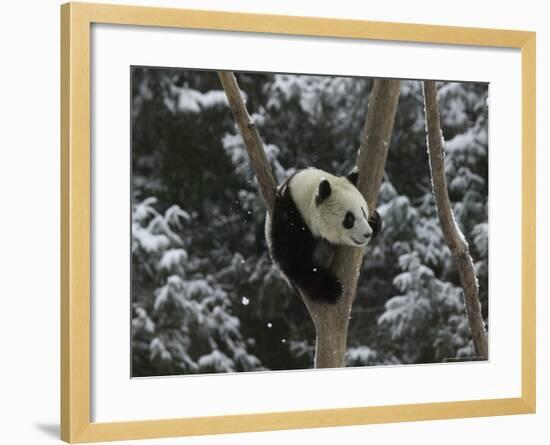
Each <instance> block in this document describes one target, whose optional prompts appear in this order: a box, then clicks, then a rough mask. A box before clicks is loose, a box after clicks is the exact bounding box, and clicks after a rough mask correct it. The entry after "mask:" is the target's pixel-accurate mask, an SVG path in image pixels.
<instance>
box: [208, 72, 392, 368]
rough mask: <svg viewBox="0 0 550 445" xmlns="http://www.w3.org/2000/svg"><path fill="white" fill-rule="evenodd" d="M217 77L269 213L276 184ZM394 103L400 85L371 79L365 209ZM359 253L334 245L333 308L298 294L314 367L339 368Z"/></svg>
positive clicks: (232, 87) (243, 115)
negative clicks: (337, 286) (309, 328)
mask: <svg viewBox="0 0 550 445" xmlns="http://www.w3.org/2000/svg"><path fill="white" fill-rule="evenodd" d="M218 75H219V77H220V79H221V81H222V85H223V88H224V90H225V92H226V95H227V98H228V101H229V105H230V108H231V111H232V112H233V116H234V117H235V120H236V122H237V125H238V127H239V130H240V132H241V135H242V136H243V140H244V143H245V146H246V150H247V152H248V155H249V157H250V161H251V164H252V168H253V169H254V171H255V173H256V176H257V178H258V183H259V185H260V192H261V194H262V196H263V198H264V200H265V202H266V204H267V207H268V210H269V211H270V212H271V211H272V209H273V203H274V200H275V192H276V182H275V179H274V177H273V173H272V171H271V168H270V166H269V162H268V160H267V157H266V156H265V150H264V148H263V143H262V141H261V139H260V136H259V135H258V132H257V131H256V129H255V127H254V124H253V123H252V121H251V119H250V115H249V114H248V112H247V110H246V107H245V104H244V101H243V98H242V96H241V94H240V90H239V87H238V85H237V82H236V79H235V76H234V75H233V73H231V72H219V73H218ZM398 100H399V81H397V80H382V79H378V80H375V81H374V86H373V90H372V92H371V95H370V98H369V110H368V117H367V120H366V122H365V127H364V130H363V138H362V143H361V146H360V149H359V156H358V161H357V167H358V170H359V184H358V187H359V190H360V191H361V192H362V193H363V195H365V196H366V199H367V203H368V205H369V209H370V210H372V209H374V208H375V207H376V202H377V198H378V191H379V189H380V184H381V182H382V178H383V174H384V166H385V164H386V157H387V154H388V147H389V142H390V138H391V132H392V129H393V122H394V119H395V112H396V109H397V102H398ZM363 255H364V252H363V251H362V250H361V249H357V248H351V247H339V248H338V249H337V250H336V254H335V260H334V264H333V270H334V272H335V273H336V275H337V276H338V277H339V278H340V280H341V281H342V283H343V285H344V296H343V297H342V298H341V300H340V301H339V302H338V304H335V305H327V304H323V303H316V302H314V301H311V300H310V299H309V298H307V297H305V296H304V295H303V294H302V295H301V296H302V300H303V301H304V304H305V305H306V307H307V309H308V311H309V314H310V316H311V318H312V320H313V323H314V325H315V331H316V334H317V343H316V348H315V367H317V368H335V367H342V366H344V359H345V352H346V342H347V331H348V325H349V314H350V312H351V306H352V303H353V300H354V298H355V291H356V288H357V279H358V277H359V271H360V268H361V262H362V260H363Z"/></svg>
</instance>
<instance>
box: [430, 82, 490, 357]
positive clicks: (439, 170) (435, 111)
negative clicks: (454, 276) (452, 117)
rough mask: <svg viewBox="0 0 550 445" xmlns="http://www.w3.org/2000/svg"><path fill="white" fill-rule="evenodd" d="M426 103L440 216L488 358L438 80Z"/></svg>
mask: <svg viewBox="0 0 550 445" xmlns="http://www.w3.org/2000/svg"><path fill="white" fill-rule="evenodd" d="M424 103H425V107H426V132H427V135H428V153H429V157H430V169H431V174H432V185H433V190H434V194H435V201H436V204H437V214H438V217H439V222H440V224H441V230H442V232H443V237H444V238H445V242H446V243H447V245H448V246H449V248H450V250H451V253H452V254H453V256H454V258H455V261H456V263H457V267H458V272H459V275H460V282H461V283H462V288H463V289H464V301H465V303H466V313H467V314H468V322H469V325H470V333H471V335H472V339H473V342H474V348H475V351H476V355H477V356H478V357H480V358H483V359H486V358H487V356H488V346H487V336H486V335H485V324H484V322H483V317H482V315H481V305H480V303H479V288H478V283H477V278H476V273H475V270H474V264H473V262H472V257H471V256H470V252H469V248H468V243H467V242H466V240H465V239H464V235H463V234H462V232H461V231H460V229H459V227H458V225H457V224H456V221H455V219H454V215H453V209H452V207H451V201H450V200H449V194H448V192H447V180H446V178H445V163H444V158H443V141H442V139H443V137H442V133H441V126H440V119H439V103H438V98H437V87H436V83H435V81H431V80H430V81H424Z"/></svg>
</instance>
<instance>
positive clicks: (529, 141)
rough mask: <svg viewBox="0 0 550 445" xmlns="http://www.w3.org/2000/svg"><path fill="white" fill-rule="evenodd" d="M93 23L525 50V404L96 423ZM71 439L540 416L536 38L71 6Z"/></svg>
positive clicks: (65, 426)
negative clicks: (93, 406) (92, 255)
mask: <svg viewBox="0 0 550 445" xmlns="http://www.w3.org/2000/svg"><path fill="white" fill-rule="evenodd" d="M92 23H105V24H125V25H141V26H156V27H175V28H192V29H207V30H223V31H239V32H255V33H279V34H296V35H304V36H324V37H341V38H353V39H375V40H386V41H403V42H421V43H438V44H450V45H478V46H484V47H504V48H516V49H519V50H521V64H522V111H521V114H522V123H521V125H522V155H521V156H522V191H521V196H522V225H521V227H522V228H521V233H522V260H521V261H522V296H521V298H522V302H521V305H522V314H521V317H522V328H521V329H522V338H521V348H522V349H521V351H522V352H521V354H522V355H521V356H522V363H521V382H522V383H521V397H517V398H503V399H492V400H471V401H459V402H441V403H425V404H408V405H393V406H368V407H360V408H356V407H354V408H344V409H342V408H340V409H329V410H327V409H323V410H310V411H295V412H282V413H281V412H278V413H260V414H249V415H227V416H215V417H195V418H181V419H167V420H145V421H131V422H116V423H94V422H91V416H90V415H91V408H90V403H91V386H90V383H91V359H90V356H91V354H90V349H91V334H90V332H91V321H90V320H91V318H90V317H91V313H90V312H91V311H90V298H91V297H90V286H91V273H90V270H91V260H90V252H91V246H90V234H91V218H90V216H91V210H90V209H91V184H90V179H91V175H90V166H91V164H90V137H91V124H90V105H91V90H90V72H91V71H90V70H91V51H90V47H91V41H90V31H91V24H92ZM61 56H62V57H61V87H62V88H61V113H62V116H61V222H62V236H61V289H62V291H61V391H62V394H61V437H62V439H63V440H65V441H67V442H71V443H74V442H93V441H108V440H124V439H142V438H157V437H159V438H160V437H173V436H187V435H203V434H220V433H237V432H247V431H269V430H282V429H293V428H314V427H329V426H343V425H360V424H374V423H384V422H403V421H417V420H429V419H450V418H459V417H477V416H495V415H509V414H521V413H534V412H535V400H536V396H535V393H536V391H535V388H536V384H535V373H536V366H535V365H536V359H535V331H536V327H535V321H536V319H535V183H536V179H535V121H536V119H535V111H536V110H535V33H533V32H524V31H507V30H497V29H474V28H460V27H447V26H432V25H416V24H402V23H382V22H369V21H360V20H339V19H338V20H337V19H326V18H306V17H290V16H273V15H259V14H241V13H229V12H209V11H198V10H180V9H168V8H150V7H133V6H113V5H106V4H87V3H67V4H64V5H62V7H61Z"/></svg>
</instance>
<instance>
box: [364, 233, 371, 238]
mask: <svg viewBox="0 0 550 445" xmlns="http://www.w3.org/2000/svg"><path fill="white" fill-rule="evenodd" d="M363 236H364V237H365V238H370V237H371V236H372V232H368V233H365V234H364V235H363Z"/></svg>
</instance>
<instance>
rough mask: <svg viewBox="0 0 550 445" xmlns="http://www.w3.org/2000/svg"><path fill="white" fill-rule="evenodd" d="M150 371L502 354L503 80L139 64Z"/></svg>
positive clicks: (135, 267) (141, 231)
mask: <svg viewBox="0 0 550 445" xmlns="http://www.w3.org/2000/svg"><path fill="white" fill-rule="evenodd" d="M130 76H131V82H130V83H131V103H130V107H131V123H130V124H131V168H132V175H131V186H132V195H131V200H132V206H131V208H132V214H131V236H132V243H131V289H132V291H131V339H132V341H131V360H132V367H131V368H132V377H149V376H167V375H189V374H216V373H233V372H251V371H253V372H258V371H265V372H267V371H280V370H299V369H311V368H337V367H342V366H348V367H354V366H383V365H394V366H395V365H410V364H428V363H431V364H434V363H446V362H460V361H477V360H486V359H487V358H488V350H487V335H488V332H489V324H488V322H489V305H488V256H489V240H488V236H489V234H488V184H489V176H488V156H489V147H488V113H489V102H488V91H489V88H488V84H487V83H476V82H460V81H437V82H433V81H428V82H424V81H423V80H421V79H412V80H407V79H402V80H391V79H375V78H369V77H346V76H326V75H309V74H289V73H263V72H235V73H234V76H233V74H232V73H227V72H225V73H224V72H221V73H219V72H217V71H209V70H198V69H181V68H160V67H147V66H133V67H131V69H130Z"/></svg>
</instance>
